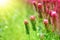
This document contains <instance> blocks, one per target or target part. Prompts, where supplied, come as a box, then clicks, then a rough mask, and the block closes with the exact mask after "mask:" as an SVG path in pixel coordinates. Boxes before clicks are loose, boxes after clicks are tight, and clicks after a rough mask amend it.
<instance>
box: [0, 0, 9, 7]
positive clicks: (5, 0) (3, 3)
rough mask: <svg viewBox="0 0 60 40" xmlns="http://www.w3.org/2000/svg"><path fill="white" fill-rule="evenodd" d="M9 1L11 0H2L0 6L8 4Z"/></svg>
mask: <svg viewBox="0 0 60 40" xmlns="http://www.w3.org/2000/svg"><path fill="white" fill-rule="evenodd" d="M9 2H10V1H9V0H0V6H2V7H3V6H6V5H7V4H8V3H9Z"/></svg>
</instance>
